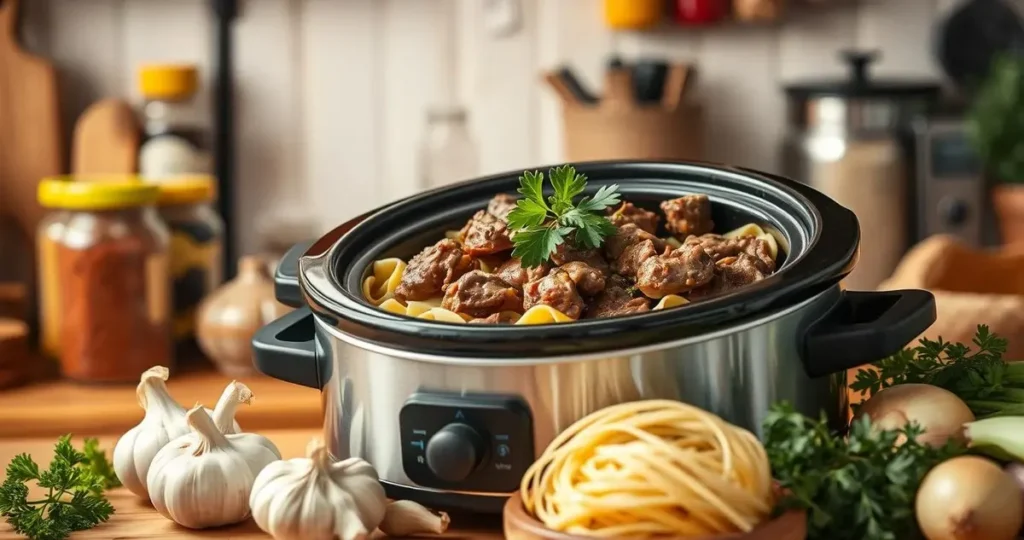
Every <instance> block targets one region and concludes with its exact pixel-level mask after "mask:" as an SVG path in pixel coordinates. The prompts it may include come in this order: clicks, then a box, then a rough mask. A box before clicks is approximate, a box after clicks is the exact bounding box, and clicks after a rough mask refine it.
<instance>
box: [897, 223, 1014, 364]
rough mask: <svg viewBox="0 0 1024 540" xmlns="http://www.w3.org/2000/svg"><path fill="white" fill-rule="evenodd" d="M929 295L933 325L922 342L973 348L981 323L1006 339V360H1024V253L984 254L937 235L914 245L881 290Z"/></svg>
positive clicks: (975, 248)
mask: <svg viewBox="0 0 1024 540" xmlns="http://www.w3.org/2000/svg"><path fill="white" fill-rule="evenodd" d="M904 288H915V289H926V290H928V291H931V292H932V293H933V294H934V295H935V306H936V312H937V318H936V321H935V324H933V325H932V326H931V327H929V328H928V329H927V330H926V331H924V332H922V334H921V337H926V338H928V339H932V340H937V339H939V338H942V339H944V340H946V341H950V342H953V343H957V342H959V343H971V340H973V339H974V335H975V333H976V332H977V330H978V326H977V325H978V322H979V321H983V322H984V323H985V324H986V325H988V327H989V330H991V331H992V332H993V333H996V334H999V335H1000V336H1002V337H1004V338H1007V339H1008V341H1009V343H1008V344H1007V350H1006V354H1005V355H1004V356H1005V357H1006V358H1009V359H1011V360H1018V359H1021V358H1024V250H1021V249H1015V250H1011V249H1005V248H1003V249H998V250H995V249H983V248H978V247H975V246H971V245H968V244H965V243H963V242H961V241H960V240H958V239H957V238H956V237H953V236H950V235H945V234H936V235H934V236H931V237H929V238H927V239H925V240H924V241H922V242H920V243H918V244H917V245H915V246H914V247H913V248H912V249H911V250H910V251H908V252H907V254H906V256H904V257H903V259H902V260H901V261H900V264H899V266H897V267H896V271H895V272H893V274H892V276H890V277H889V279H887V280H885V281H884V282H883V283H882V284H881V285H879V289H880V290H892V289H904Z"/></svg>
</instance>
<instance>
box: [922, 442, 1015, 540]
mask: <svg viewBox="0 0 1024 540" xmlns="http://www.w3.org/2000/svg"><path fill="white" fill-rule="evenodd" d="M914 510H915V514H916V516H917V524H918V526H919V527H921V532H923V533H924V535H925V537H926V538H928V540H1014V539H1015V538H1017V533H1018V532H1019V531H1020V528H1021V525H1022V524H1024V495H1022V494H1021V490H1020V488H1019V487H1018V486H1017V483H1016V481H1015V480H1014V479H1013V478H1012V477H1011V476H1010V475H1009V474H1007V473H1006V472H1005V471H1003V469H1002V468H1000V467H999V465H996V464H995V462H993V461H990V460H988V459H986V458H983V457H977V456H960V457H955V458H953V459H950V460H947V461H944V462H942V463H940V464H938V465H936V466H935V468H933V469H932V470H931V471H929V472H928V474H927V475H926V476H925V477H924V481H923V482H921V487H920V488H919V489H918V491H917V498H916V500H915V504H914Z"/></svg>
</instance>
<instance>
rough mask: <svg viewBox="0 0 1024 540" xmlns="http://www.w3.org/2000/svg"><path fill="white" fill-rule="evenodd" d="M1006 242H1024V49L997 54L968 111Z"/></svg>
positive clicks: (972, 131)
mask: <svg viewBox="0 0 1024 540" xmlns="http://www.w3.org/2000/svg"><path fill="white" fill-rule="evenodd" d="M968 123H969V129H970V133H971V137H972V139H973V141H974V146H975V149H976V150H977V152H978V155H979V157H980V158H981V160H982V163H983V165H984V167H985V171H986V174H987V175H988V176H989V177H990V180H991V181H992V182H993V184H994V185H993V188H992V205H993V207H994V208H995V212H996V218H997V220H998V222H999V229H1000V233H1001V234H1002V237H1003V243H1004V244H1024V54H1021V53H1006V54H1003V55H1001V56H999V57H997V58H996V59H995V60H994V61H993V63H992V67H991V69H990V70H989V72H988V75H987V76H986V78H985V79H984V80H983V81H982V82H981V85H980V86H979V87H978V91H977V93H976V94H975V95H974V99H973V101H972V104H971V109H970V112H969V114H968Z"/></svg>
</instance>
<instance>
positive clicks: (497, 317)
mask: <svg viewBox="0 0 1024 540" xmlns="http://www.w3.org/2000/svg"><path fill="white" fill-rule="evenodd" d="M518 319H519V314H517V313H512V312H510V311H502V312H500V313H491V314H490V315H488V316H486V317H482V318H477V319H470V321H469V324H513V323H515V322H516V321H517V320H518Z"/></svg>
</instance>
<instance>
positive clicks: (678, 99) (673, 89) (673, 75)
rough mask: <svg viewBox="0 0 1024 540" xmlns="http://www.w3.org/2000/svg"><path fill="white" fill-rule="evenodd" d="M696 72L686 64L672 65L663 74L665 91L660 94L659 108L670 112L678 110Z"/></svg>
mask: <svg viewBox="0 0 1024 540" xmlns="http://www.w3.org/2000/svg"><path fill="white" fill-rule="evenodd" d="M695 74H696V71H695V70H694V69H693V68H692V67H691V66H689V65H687V64H674V65H673V66H671V67H670V68H669V69H668V72H667V73H666V74H665V89H664V90H663V91H662V94H661V106H662V107H664V108H665V109H668V110H670V111H674V110H676V109H677V108H679V104H680V103H682V101H683V97H684V96H685V95H686V89H687V88H688V87H689V86H690V85H692V84H693V79H694V75H695Z"/></svg>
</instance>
